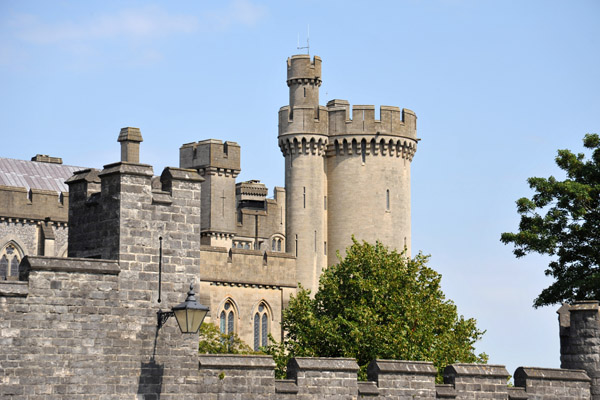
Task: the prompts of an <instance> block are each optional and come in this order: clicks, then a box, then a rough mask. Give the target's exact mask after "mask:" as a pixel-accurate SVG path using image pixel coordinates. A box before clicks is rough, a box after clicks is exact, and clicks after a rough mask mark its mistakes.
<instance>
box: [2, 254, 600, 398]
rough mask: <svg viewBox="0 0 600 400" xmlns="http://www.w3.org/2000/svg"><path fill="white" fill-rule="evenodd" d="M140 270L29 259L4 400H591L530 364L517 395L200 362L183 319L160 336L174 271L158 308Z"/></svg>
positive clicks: (335, 369) (265, 362) (467, 381)
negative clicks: (181, 326)
mask: <svg viewBox="0 0 600 400" xmlns="http://www.w3.org/2000/svg"><path fill="white" fill-rule="evenodd" d="M132 263H137V264H138V265H142V266H143V265H144V263H140V262H139V261H136V262H134V261H129V262H128V261H125V260H121V261H116V260H95V259H77V258H70V259H65V258H55V257H35V256H29V257H27V258H26V259H25V260H24V261H23V263H22V264H21V274H20V278H21V280H20V281H2V282H0V371H2V372H1V374H0V397H1V398H3V399H4V398H6V399H12V400H16V399H20V400H46V399H62V398H64V399H73V400H84V399H85V400H87V399H132V398H135V399H147V400H150V399H153V400H157V399H162V400H165V399H181V398H185V399H198V400H200V399H203V400H204V399H209V400H210V399H212V400H239V399H284V400H286V399H287V400H292V399H302V400H313V399H314V400H321V399H348V400H350V399H359V398H362V399H421V400H425V399H503V400H504V399H506V400H517V399H521V400H525V399H528V400H557V399H564V400H571V399H590V398H591V395H590V379H589V377H588V376H587V374H586V373H585V371H581V370H559V369H543V368H537V369H536V368H519V369H517V371H516V372H515V385H516V387H515V388H509V387H507V378H508V372H507V371H506V369H505V368H504V367H503V366H499V365H474V364H454V365H451V366H448V367H447V368H446V370H445V372H444V378H445V384H444V385H436V384H435V375H436V370H435V368H434V367H433V364H432V363H429V362H412V361H393V360H375V361H373V362H372V363H371V364H370V365H369V368H368V378H369V381H366V382H358V381H357V371H358V365H357V364H356V362H355V361H354V360H352V359H347V358H343V359H328V358H296V359H292V360H291V361H290V363H289V364H288V376H287V379H284V380H276V379H275V373H274V362H273V360H272V358H271V357H269V356H255V355H248V356H239V355H198V354H197V336H195V335H182V334H181V333H180V332H179V330H178V328H177V327H176V323H175V321H173V320H169V321H167V323H166V324H165V325H164V326H163V327H162V328H161V329H160V330H157V320H156V312H157V311H158V309H159V308H163V309H166V308H168V307H170V306H172V305H174V304H175V303H178V302H180V301H182V300H183V299H184V297H185V290H182V289H183V288H182V287H181V285H179V284H177V282H178V281H179V280H177V282H176V281H174V275H173V272H168V273H167V274H166V275H165V281H166V282H168V283H169V285H166V287H167V288H171V287H172V289H168V290H167V291H166V292H165V293H164V300H163V303H162V304H157V303H156V301H155V296H156V280H155V279H156V274H155V273H153V271H152V270H151V269H147V272H144V271H143V268H142V270H140V271H137V270H136V269H135V268H134V266H133V265H132ZM187 268H188V267H186V269H184V270H183V271H180V272H179V274H181V275H182V277H185V276H189V275H188V272H186V271H188V270H187ZM193 268H194V267H192V269H193ZM136 271H137V272H136ZM134 273H135V274H136V276H135V278H134V277H133V275H132V274H134ZM200 290H201V289H199V291H200Z"/></svg>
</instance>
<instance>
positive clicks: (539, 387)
mask: <svg viewBox="0 0 600 400" xmlns="http://www.w3.org/2000/svg"><path fill="white" fill-rule="evenodd" d="M514 379H515V386H517V387H520V388H523V389H524V391H525V394H526V395H527V397H525V398H527V399H529V400H538V399H543V398H545V397H544V396H547V395H548V394H550V393H551V394H553V395H554V396H556V398H557V399H561V400H575V399H582V400H584V399H589V398H590V382H591V380H590V378H589V377H588V376H587V374H586V373H585V371H583V370H569V369H554V368H531V367H519V368H517V370H516V371H515V375H514ZM521 394H523V393H521ZM513 398H518V397H514V396H513Z"/></svg>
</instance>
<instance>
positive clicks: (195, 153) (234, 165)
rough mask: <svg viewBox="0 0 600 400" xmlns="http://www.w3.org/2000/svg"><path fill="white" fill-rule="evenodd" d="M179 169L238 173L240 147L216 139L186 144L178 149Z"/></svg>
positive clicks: (233, 143)
mask: <svg viewBox="0 0 600 400" xmlns="http://www.w3.org/2000/svg"><path fill="white" fill-rule="evenodd" d="M179 166H180V168H193V169H207V170H209V171H210V170H215V171H221V172H225V173H227V174H233V175H234V177H235V176H237V175H238V174H239V173H240V170H241V169H240V145H239V144H237V143H236V142H230V141H226V142H222V141H221V140H217V139H208V140H201V141H199V142H192V143H186V144H184V145H182V146H181V148H180V149H179Z"/></svg>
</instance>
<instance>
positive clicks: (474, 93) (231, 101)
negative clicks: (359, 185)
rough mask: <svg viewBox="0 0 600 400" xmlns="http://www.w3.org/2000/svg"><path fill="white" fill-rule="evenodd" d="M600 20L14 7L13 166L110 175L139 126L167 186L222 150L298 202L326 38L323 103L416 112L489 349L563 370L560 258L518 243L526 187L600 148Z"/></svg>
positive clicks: (573, 14)
mask: <svg viewBox="0 0 600 400" xmlns="http://www.w3.org/2000/svg"><path fill="white" fill-rule="evenodd" d="M598 20H600V2H597V1H571V2H565V1H533V0H532V1H485V0H484V1H471V0H438V1H417V0H406V1H389V2H385V1H381V2H364V1H361V2H353V1H310V0H307V1H285V2H279V1H277V2H275V1H273V2H268V1H258V0H233V1H229V0H227V1H223V2H203V1H177V2H166V1H156V2H142V1H87V2H79V1H59V0H56V1H52V2H48V1H11V0H3V1H1V2H0V88H1V93H2V96H0V132H1V134H0V135H1V136H0V137H1V138H2V145H1V146H0V156H1V157H10V158H19V159H29V158H31V157H32V156H33V155H35V154H36V153H42V154H50V155H52V156H58V157H62V158H63V160H64V162H65V164H70V165H80V166H92V167H98V168H99V167H101V166H102V165H104V164H108V163H110V162H114V161H117V160H118V159H119V154H120V153H119V145H118V143H117V142H116V139H117V136H118V133H119V130H120V128H121V127H125V126H135V127H139V128H141V130H142V135H143V137H144V142H143V143H142V149H141V161H142V162H144V163H148V164H152V165H154V172H155V174H160V172H161V171H162V168H163V167H165V166H177V165H178V149H179V146H180V145H182V144H183V143H188V142H193V141H197V140H203V139H207V138H217V139H222V140H232V141H236V142H238V143H239V144H240V145H241V146H242V174H241V175H240V177H239V179H240V180H247V179H261V180H262V181H263V182H264V183H266V184H267V185H268V186H269V188H270V189H271V190H272V188H273V186H276V185H277V186H283V184H284V176H283V157H282V156H281V153H280V151H279V149H278V147H277V111H278V110H279V107H281V106H283V105H286V104H287V102H288V91H287V86H286V83H285V79H286V68H285V60H286V58H287V57H288V56H291V55H293V54H296V53H298V52H301V51H299V50H297V49H296V46H297V40H298V35H300V39H301V41H303V42H304V40H305V39H306V31H307V26H310V52H311V54H316V55H319V56H320V57H321V58H322V59H323V85H322V87H321V104H325V103H326V102H327V100H330V99H333V98H338V99H346V100H349V101H350V103H351V104H375V105H376V106H377V109H378V106H379V105H394V106H399V107H405V108H409V109H412V110H414V111H415V112H416V114H417V116H418V136H419V137H420V138H421V139H422V140H421V142H420V143H419V148H418V151H417V154H416V156H415V158H414V161H413V165H412V211H413V213H412V218H413V219H412V223H413V243H412V244H413V252H416V251H418V250H422V251H423V252H424V253H427V254H431V255H432V257H431V266H432V267H433V268H434V269H436V270H438V271H439V272H441V273H442V274H443V281H442V284H443V288H444V290H445V292H446V295H447V296H448V297H449V298H451V299H453V300H454V301H455V302H456V304H457V305H458V309H459V312H460V313H462V314H464V315H465V316H467V317H475V318H477V320H478V321H479V326H480V328H482V329H487V333H486V335H485V337H484V339H483V340H482V341H481V342H480V343H479V344H478V346H477V347H478V350H479V351H485V352H486V353H488V354H489V355H490V362H491V363H495V364H505V365H507V368H508V370H509V372H510V373H513V372H514V370H515V368H516V367H517V366H520V365H523V366H545V367H558V366H559V364H560V360H559V350H558V349H559V340H558V324H557V317H556V314H555V310H556V309H557V308H558V307H545V308H542V309H537V310H536V309H533V308H532V307H531V304H532V302H533V299H534V298H535V296H536V295H537V294H538V293H539V292H540V290H541V289H542V288H544V287H546V286H548V285H549V284H550V282H551V280H550V279H549V278H547V277H545V276H544V269H545V266H546V265H547V263H548V259H546V258H544V257H539V256H528V257H525V258H524V259H520V260H517V259H515V258H514V256H513V255H512V253H511V247H508V246H504V245H502V244H501V243H500V241H499V237H500V233H502V232H505V231H514V230H516V228H517V225H518V220H519V219H518V216H517V213H516V209H515V204H514V202H515V200H517V199H518V198H519V197H521V196H527V195H530V194H531V192H530V190H529V188H528V186H527V183H526V178H527V177H530V176H548V175H551V174H554V175H556V176H557V177H562V175H561V173H560V171H559V170H558V169H557V168H556V167H555V165H554V161H553V160H554V157H555V155H556V150H557V149H563V148H569V149H572V150H574V151H581V150H582V148H583V147H582V142H581V139H582V138H583V136H584V134H585V133H588V132H600V100H599V93H600V74H598V66H599V65H600V25H599V24H598ZM365 190H366V188H365Z"/></svg>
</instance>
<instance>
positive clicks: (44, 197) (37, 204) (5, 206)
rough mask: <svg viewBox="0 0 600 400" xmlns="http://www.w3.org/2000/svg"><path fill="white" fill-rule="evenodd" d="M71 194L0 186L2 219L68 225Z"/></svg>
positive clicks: (0, 215) (0, 213)
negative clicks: (53, 222)
mask: <svg viewBox="0 0 600 400" xmlns="http://www.w3.org/2000/svg"><path fill="white" fill-rule="evenodd" d="M68 215H69V193H66V192H62V193H57V192H55V191H53V190H42V189H29V190H27V189H25V188H23V187H15V186H1V185H0V217H6V218H16V219H27V220H36V221H43V220H45V219H47V218H49V219H50V220H52V221H55V222H62V223H66V222H67V220H68Z"/></svg>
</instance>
